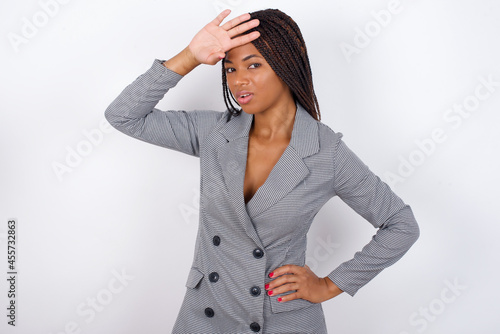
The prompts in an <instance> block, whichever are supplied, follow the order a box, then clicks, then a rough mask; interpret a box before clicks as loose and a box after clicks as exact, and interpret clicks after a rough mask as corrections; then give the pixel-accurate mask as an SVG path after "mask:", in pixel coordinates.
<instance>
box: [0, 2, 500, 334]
mask: <svg viewBox="0 0 500 334" xmlns="http://www.w3.org/2000/svg"><path fill="white" fill-rule="evenodd" d="M57 1H58V2H56V0H41V1H34V0H24V1H17V2H9V3H6V2H4V3H3V4H2V6H1V7H2V9H1V10H0V22H1V23H0V27H1V31H0V34H1V36H2V38H1V40H0V43H1V50H2V52H1V54H0V57H1V62H0V73H1V74H2V80H1V83H0V85H1V90H0V92H1V93H0V95H1V107H0V108H1V115H2V121H1V122H0V136H1V140H0V152H1V156H2V158H1V160H0V253H1V254H0V259H1V262H2V263H3V264H2V266H1V268H2V271H3V273H2V275H1V277H5V275H7V269H6V262H7V235H8V231H7V221H8V219H9V218H16V219H17V222H18V239H17V240H16V242H17V243H16V247H17V256H18V267H17V270H18V276H17V283H18V285H17V288H16V289H17V293H18V294H17V296H16V297H17V298H16V328H13V327H12V326H9V325H7V320H8V318H7V317H6V313H7V310H6V307H7V303H8V302H9V299H8V297H7V292H8V290H9V287H8V284H7V281H6V280H5V279H1V280H0V296H1V297H0V305H2V307H1V309H2V310H3V311H1V312H0V315H1V316H0V319H2V320H0V332H2V333H26V334H28V333H29V334H32V333H43V334H49V333H52V334H55V333H121V334H128V333H134V334H135V333H169V332H170V331H171V328H172V326H173V323H174V321H175V318H176V316H177V312H178V310H179V307H180V304H181V301H182V298H183V296H184V291H185V288H184V284H185V280H186V277H187V273H188V270H189V267H190V265H191V261H192V256H193V251H194V241H195V237H196V231H197V221H198V214H197V201H198V196H199V193H198V189H199V188H198V182H199V165H198V162H199V161H198V159H196V158H193V157H190V156H187V155H183V154H181V153H178V152H175V151H169V150H166V149H162V148H160V147H156V146H153V145H148V144H145V143H143V142H141V141H138V140H134V139H132V138H129V137H127V136H125V135H123V134H121V133H119V132H117V131H116V130H114V129H109V127H107V126H106V124H107V123H105V122H104V123H103V120H104V110H105V109H106V107H107V106H108V105H109V104H110V103H111V101H112V100H113V99H114V98H115V97H116V96H117V95H118V94H119V93H120V92H121V90H122V89H123V88H124V87H125V86H126V85H128V84H129V83H131V82H132V81H133V80H134V79H135V78H136V77H137V76H139V75H140V74H142V73H143V72H145V71H146V70H147V69H148V68H149V67H150V66H151V64H152V62H153V60H154V59H155V58H160V59H168V58H169V57H171V56H173V55H175V54H176V53H177V52H178V51H180V50H181V49H182V48H183V47H184V46H185V45H187V43H189V41H190V39H191V37H192V36H193V35H194V34H195V33H196V32H197V31H198V30H199V29H200V28H201V27H202V26H203V25H204V24H206V23H207V22H208V21H210V20H212V19H213V18H214V17H215V15H216V14H217V13H218V9H217V8H223V7H229V8H232V9H233V14H232V15H231V17H234V16H236V15H239V14H241V13H244V12H248V11H253V10H257V9H263V8H268V7H273V8H280V9H281V10H283V11H284V12H286V13H288V14H289V15H291V16H292V17H293V18H294V19H295V20H296V21H297V22H298V24H299V25H300V27H301V29H302V32H303V35H304V38H305V40H306V42H307V46H308V50H309V54H310V59H311V63H312V68H313V75H314V81H315V87H316V92H317V95H318V98H319V102H320V107H321V113H322V121H323V122H324V123H326V124H327V125H329V126H330V127H331V128H332V129H334V130H335V131H338V132H342V133H343V134H344V140H345V142H346V143H347V144H348V145H349V146H350V147H351V148H352V149H353V151H354V152H356V153H357V154H358V155H359V156H360V157H361V158H362V160H363V161H364V162H365V163H366V164H367V165H369V166H370V168H371V169H372V170H373V171H374V172H375V173H377V174H378V175H380V176H381V177H382V178H383V179H384V180H386V181H388V182H390V183H391V184H392V186H393V189H394V190H395V191H396V193H398V195H400V196H401V197H402V198H403V200H405V202H407V203H408V204H410V205H411V207H412V209H413V211H414V213H415V216H416V217H417V220H418V222H419V224H420V228H421V237H420V239H419V240H418V241H417V243H416V244H415V245H414V246H413V248H411V250H410V251H409V252H408V253H407V255H406V256H405V257H403V258H402V259H401V260H400V261H399V262H398V263H396V264H395V265H394V266H393V267H390V268H388V269H386V270H385V271H383V272H382V273H381V274H380V275H379V276H377V277H376V278H375V279H374V280H373V281H371V282H370V283H369V284H368V285H366V286H365V287H364V288H362V289H361V290H360V291H359V292H358V294H357V295H356V296H355V297H354V298H352V297H350V296H348V295H347V294H342V295H340V296H339V297H337V298H335V299H332V300H329V301H327V302H325V303H324V304H323V306H324V311H325V315H326V319H327V325H328V328H329V331H330V332H331V333H342V334H344V333H363V334H364V333H381V334H413V333H428V334H431V333H433V334H434V333H439V334H443V333H453V334H459V333H472V332H474V333H493V332H495V329H497V330H498V329H499V325H498V319H497V317H498V314H499V312H500V307H499V306H498V305H499V303H498V302H497V300H498V298H499V297H500V293H499V291H500V290H499V289H498V287H497V284H498V283H497V279H496V278H497V277H498V276H497V275H498V274H500V270H499V269H498V265H497V264H498V259H497V254H498V253H499V252H500V243H499V242H498V235H499V234H500V224H499V223H500V219H499V218H498V203H496V202H497V200H498V199H499V196H498V194H497V187H498V186H500V182H499V181H500V180H499V177H498V173H497V171H498V170H499V167H500V159H499V158H498V152H499V143H500V132H499V131H498V124H500V123H499V121H500V116H499V113H498V110H499V107H500V64H499V62H498V60H499V59H500V47H499V44H498V32H499V31H500V2H498V1H495V0H477V1H464V0H459V1H457V0H455V1H452V0H442V1H429V0H427V1H424V0H421V1H410V0H401V1H400V2H396V1H394V0H384V1H373V0H372V1H349V0H342V1H340V0H337V1H329V2H326V1H297V0H289V1H255V0H253V1H250V0H217V1H213V0H210V1H201V0H196V1H194V0H191V1H153V0H143V1H138V0H126V1H123V0H122V1H118V0H113V1H95V0H94V1H76V0H75V1H68V0H65V1H62V0H57ZM388 8H391V10H392V11H393V13H392V14H390V15H391V16H390V19H387V17H385V19H386V20H387V22H386V23H384V24H383V25H382V26H381V25H380V24H379V23H377V19H376V18H375V17H376V16H378V17H379V19H378V20H381V18H380V17H381V16H380V15H381V14H378V15H377V14H376V13H381V11H383V10H387V9H388ZM44 13H45V14H44ZM47 13H48V14H47ZM30 24H35V26H34V27H35V29H36V30H34V29H33V28H31V29H30V28H29V27H28V25H30ZM378 28H379V30H377V29H378ZM366 30H368V33H369V34H370V35H371V37H368V40H366V39H364V40H363V38H361V37H359V36H360V34H361V33H360V31H366ZM16 41H17V42H16ZM363 42H365V44H367V45H363ZM342 48H344V49H346V48H351V49H352V48H356V52H355V53H352V54H351V55H348V54H346V53H344V52H343V51H342ZM219 65H220V64H218V65H217V66H215V67H209V66H206V67H203V68H198V69H196V70H195V71H194V72H192V73H191V74H189V75H188V76H186V77H185V78H184V79H183V80H182V81H181V82H180V83H179V85H178V86H177V87H176V88H175V89H173V90H172V91H171V92H170V93H169V94H168V97H167V98H165V99H164V100H162V101H161V102H160V103H159V104H158V107H159V108H160V109H167V108H169V109H175V108H178V109H186V110H192V109H195V108H197V109H202V108H211V109H216V110H221V111H222V110H223V109H224V104H223V100H222V94H221V87H220V67H219ZM485 81H490V82H491V83H490V84H489V86H488V87H486V86H485V84H484V82H485ZM464 105H465V107H462V109H463V112H462V114H460V113H458V112H457V110H458V109H457V108H458V107H460V106H464ZM453 108H455V109H453ZM86 134H87V135H89V134H90V135H89V136H90V137H92V138H93V141H94V143H91V142H89V140H88V139H87V135H86ZM431 140H433V142H432V143H431ZM418 143H420V144H418ZM422 143H425V145H424V144H422ZM419 145H420V146H422V145H424V146H423V147H424V148H421V147H420V146H419ZM78 150H79V151H80V152H82V153H84V154H85V156H81V157H80V159H78V158H77V157H76V156H72V157H70V156H71V155H72V154H74V153H70V152H74V151H78ZM68 159H69V160H68ZM403 161H407V162H403ZM55 165H57V166H59V168H61V166H63V165H64V166H66V169H65V170H66V172H63V173H62V174H61V173H59V175H58V173H56V172H55V171H54V166H55ZM69 170H71V171H69ZM179 171H182V172H184V173H185V176H184V177H179V176H178V175H179V174H178V173H179ZM375 232H376V230H374V229H373V228H372V227H371V225H370V224H368V223H367V222H366V221H364V220H363V219H362V218H361V217H359V216H357V215H356V214H355V213H354V212H353V211H352V210H351V209H350V208H349V207H347V206H346V205H345V204H344V203H342V202H341V201H340V200H338V199H332V200H331V201H330V202H328V203H327V204H326V205H325V206H324V207H323V209H322V210H321V211H320V213H319V214H318V215H317V217H316V220H315V222H314V224H313V227H312V229H311V231H310V234H309V247H308V258H309V260H308V263H309V264H310V266H311V267H313V268H314V269H315V270H316V273H317V274H318V275H326V274H327V273H329V272H330V271H331V270H332V269H333V268H335V267H336V266H337V265H338V264H340V263H341V262H343V261H345V260H348V259H350V258H351V257H352V255H353V254H354V252H355V251H357V250H359V249H360V248H361V247H362V246H363V245H364V244H366V243H367V242H368V241H369V240H370V238H371V236H372V235H373V234H374V233H375ZM325 245H326V246H325ZM122 272H123V273H125V277H124V278H123V277H122V281H119V280H117V279H116V276H120V275H122V276H123V274H120V273H122ZM450 286H454V288H450ZM92 305H94V306H92Z"/></svg>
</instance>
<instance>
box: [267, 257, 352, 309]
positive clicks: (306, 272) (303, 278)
mask: <svg viewBox="0 0 500 334" xmlns="http://www.w3.org/2000/svg"><path fill="white" fill-rule="evenodd" d="M271 275H272V276H271ZM269 276H270V277H271V278H275V279H274V280H272V281H271V282H269V284H267V285H266V290H267V293H268V295H269V292H272V294H270V296H276V295H279V294H281V293H284V292H287V291H292V290H297V291H296V292H293V293H290V294H288V295H286V296H283V297H281V300H280V299H278V301H280V302H287V301H290V300H294V299H298V298H301V299H305V300H308V301H310V302H312V303H321V302H324V301H325V300H328V299H331V298H333V297H335V296H337V295H339V294H341V293H342V292H343V291H342V290H341V289H339V287H338V286H337V285H336V284H335V283H333V282H332V281H331V280H330V279H329V278H328V277H323V278H320V277H318V276H316V274H314V273H313V272H312V270H311V269H310V268H309V266H308V265H305V266H304V267H301V266H297V265H293V264H287V265H284V266H282V267H279V268H277V269H275V270H274V271H273V272H272V273H271V274H269ZM276 277H277V278H276Z"/></svg>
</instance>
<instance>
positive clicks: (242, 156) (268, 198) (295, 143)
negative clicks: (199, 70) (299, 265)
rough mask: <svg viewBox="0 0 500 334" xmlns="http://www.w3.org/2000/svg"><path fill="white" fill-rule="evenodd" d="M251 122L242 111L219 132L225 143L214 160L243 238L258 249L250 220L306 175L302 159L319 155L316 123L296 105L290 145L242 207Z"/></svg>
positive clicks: (248, 115)
mask: <svg viewBox="0 0 500 334" xmlns="http://www.w3.org/2000/svg"><path fill="white" fill-rule="evenodd" d="M253 118H254V115H251V114H247V113H245V112H244V111H242V112H241V114H240V115H238V116H236V117H232V118H231V120H230V121H229V122H227V123H225V124H224V125H223V126H222V127H221V128H220V129H219V132H220V133H221V134H222V135H223V136H224V138H226V140H227V143H226V144H224V145H222V146H221V147H219V149H218V158H219V162H220V166H221V168H222V174H223V176H224V182H225V183H226V186H227V189H228V191H229V194H230V199H231V203H232V205H233V206H234V208H235V211H236V213H237V214H238V217H239V218H240V221H241V222H242V224H243V226H244V228H245V231H246V232H247V234H248V235H249V236H250V237H251V238H252V239H254V240H255V242H256V243H257V244H259V245H261V242H260V239H259V237H258V235H257V232H256V230H255V227H254V226H253V223H252V220H251V218H252V217H255V216H256V215H258V214H260V213H261V212H263V211H265V210H267V209H269V208H270V207H272V206H273V205H274V204H276V203H277V202H278V201H279V200H280V199H281V198H283V197H284V196H285V195H286V194H288V193H289V192H290V191H291V190H292V189H293V188H295V187H296V186H297V185H298V184H299V183H301V182H302V180H304V178H305V177H306V176H307V175H308V174H309V168H308V167H307V166H306V164H305V163H304V161H303V158H305V157H308V156H310V155H312V154H315V153H317V152H318V151H319V138H318V121H316V120H315V119H314V118H313V117H312V116H311V115H310V114H309V113H308V112H307V111H306V110H305V109H304V108H303V107H302V106H301V105H300V104H299V103H297V110H296V112H295V120H294V125H293V130H292V136H291V139H290V143H289V144H288V146H287V148H286V149H285V151H284V152H283V154H282V155H281V157H280V159H279V160H278V162H277V163H276V165H275V166H274V167H273V169H272V170H271V173H270V174H269V176H268V177H267V179H266V181H265V182H264V184H263V185H262V186H261V187H260V188H259V189H258V190H257V192H256V193H255V194H254V196H253V197H252V198H251V199H250V201H249V202H248V203H247V204H246V205H245V199H244V196H243V184H244V178H245V170H246V162H247V152H248V139H249V132H250V127H251V125H252V121H253ZM261 246H263V245H261Z"/></svg>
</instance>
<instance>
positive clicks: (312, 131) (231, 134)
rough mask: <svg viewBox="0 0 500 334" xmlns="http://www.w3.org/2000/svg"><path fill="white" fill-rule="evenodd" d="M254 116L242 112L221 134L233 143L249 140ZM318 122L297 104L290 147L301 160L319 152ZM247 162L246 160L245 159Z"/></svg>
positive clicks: (221, 130)
mask: <svg viewBox="0 0 500 334" xmlns="http://www.w3.org/2000/svg"><path fill="white" fill-rule="evenodd" d="M253 118H254V116H253V115H250V114H247V113H246V112H244V111H242V112H241V113H240V115H239V116H237V117H232V118H231V120H230V121H229V122H227V123H226V124H225V125H224V126H223V127H221V128H220V129H219V132H220V133H222V135H223V136H224V137H225V138H226V139H227V141H228V142H231V141H233V140H236V139H240V138H248V135H249V133H250V127H251V126H252V121H253ZM316 123H317V121H316V120H315V119H314V118H313V117H312V116H311V115H310V114H309V113H308V112H307V111H306V110H305V109H304V107H302V105H301V104H300V103H297V110H296V112H295V121H294V124H293V130H292V137H291V139H290V144H289V146H291V147H293V148H294V149H295V151H297V153H298V154H299V156H300V157H301V158H305V157H308V156H310V155H311V154H315V153H317V152H318V151H319V139H318V126H317V124H316ZM245 162H246V159H245Z"/></svg>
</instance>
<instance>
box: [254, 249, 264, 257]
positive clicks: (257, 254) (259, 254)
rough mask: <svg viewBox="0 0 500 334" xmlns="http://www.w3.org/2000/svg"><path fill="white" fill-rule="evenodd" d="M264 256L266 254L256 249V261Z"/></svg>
mask: <svg viewBox="0 0 500 334" xmlns="http://www.w3.org/2000/svg"><path fill="white" fill-rule="evenodd" d="M263 256H264V252H263V251H262V249H260V248H255V249H254V250H253V257H254V258H256V259H260V258H261V257H263Z"/></svg>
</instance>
